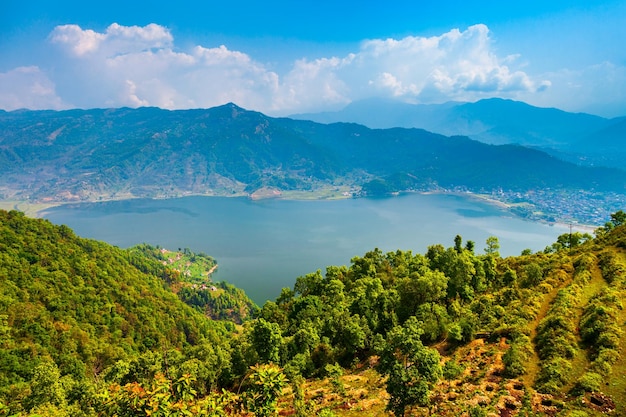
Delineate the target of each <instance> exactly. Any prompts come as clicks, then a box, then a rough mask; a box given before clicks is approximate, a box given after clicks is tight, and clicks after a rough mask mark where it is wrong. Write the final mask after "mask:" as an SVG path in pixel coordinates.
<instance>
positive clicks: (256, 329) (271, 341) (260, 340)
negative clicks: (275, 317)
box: [251, 318, 283, 363]
mask: <svg viewBox="0 0 626 417" xmlns="http://www.w3.org/2000/svg"><path fill="white" fill-rule="evenodd" d="M251 339H252V340H251V341H252V346H253V347H254V349H255V350H256V353H257V355H258V357H259V361H260V362H262V363H269V362H274V363H279V362H280V351H281V348H282V343H283V338H282V335H281V332H280V326H278V324H276V323H269V322H267V321H265V320H264V319H262V318H261V319H258V320H257V321H256V322H255V323H254V325H253V327H252V334H251Z"/></svg>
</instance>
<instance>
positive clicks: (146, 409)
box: [0, 211, 626, 417]
mask: <svg viewBox="0 0 626 417" xmlns="http://www.w3.org/2000/svg"><path fill="white" fill-rule="evenodd" d="M475 248H476V244H475V243H474V242H471V241H468V242H463V239H462V237H461V236H456V237H455V238H454V245H453V246H451V247H447V248H446V247H444V246H442V245H433V246H430V247H429V248H428V250H427V252H426V253H425V254H423V255H422V254H413V253H411V252H410V251H401V250H398V251H395V252H389V253H383V252H382V251H380V250H378V249H375V250H373V251H370V252H368V253H366V254H365V255H363V256H357V257H354V258H353V259H352V260H351V263H350V265H349V266H329V267H328V268H326V271H325V272H324V273H322V272H321V271H317V272H313V273H310V274H307V275H305V276H302V277H299V278H297V279H296V281H295V284H294V287H293V288H285V289H283V290H282V292H281V294H280V295H279V297H278V298H277V299H276V300H275V301H273V302H267V303H266V304H265V305H264V306H263V307H262V308H261V309H259V310H256V309H255V308H254V306H251V305H250V304H246V301H245V300H247V297H245V294H243V292H241V290H238V289H236V288H234V287H232V286H229V285H228V284H226V283H212V282H211V281H209V278H208V272H209V271H210V270H211V268H213V267H214V265H215V261H214V260H213V259H212V258H210V257H209V256H207V255H204V254H194V253H193V252H192V251H191V250H189V249H185V250H179V251H176V252H169V251H165V250H162V249H160V248H157V247H152V246H149V245H140V246H138V247H134V248H131V249H128V250H122V249H119V248H115V247H111V246H109V245H107V244H104V243H102V242H97V241H93V240H87V239H81V238H79V237H77V236H75V235H74V234H73V232H72V231H71V230H70V229H69V228H67V227H65V226H55V225H52V224H51V223H50V222H48V221H45V220H35V219H29V218H27V217H25V216H24V215H23V214H22V213H19V212H17V211H11V212H5V211H0V336H1V338H0V416H12V415H16V416H27V415H40V416H65V415H67V416H70V415H71V416H96V415H97V416H120V417H121V416H188V415H198V416H226V415H233V416H237V415H239V416H251V415H257V416H273V415H277V414H278V413H280V414H281V415H296V416H315V415H317V416H356V415H359V416H362V415H365V416H368V415H369V416H378V415H392V414H393V415H396V416H401V415H412V416H420V415H424V416H426V415H445V416H470V417H473V416H488V415H489V416H502V415H505V416H517V415H519V416H529V415H563V416H573V415H577V416H582V415H586V416H600V415H602V414H603V413H606V412H612V413H614V415H624V414H626V406H625V405H624V404H626V391H625V388H626V387H625V386H626V381H624V379H625V377H624V375H626V373H625V372H624V371H625V370H626V356H625V354H626V351H625V350H626V346H625V344H624V343H623V341H622V339H623V330H622V329H623V326H624V323H625V321H626V313H625V312H624V308H623V300H624V298H625V296H626V276H625V275H626V273H625V271H626V262H625V260H626V255H625V254H626V214H625V213H623V212H617V213H615V214H614V215H612V216H611V221H610V222H608V223H607V224H606V225H605V226H604V227H602V228H600V229H599V230H598V231H597V233H596V237H595V238H592V237H591V236H590V235H583V234H580V233H573V234H571V235H570V234H566V235H562V236H559V238H558V239H557V241H556V242H555V243H554V244H553V245H551V246H549V247H547V248H546V249H545V250H544V251H542V252H540V253H535V254H532V253H530V252H529V251H524V254H523V255H521V256H517V257H509V258H502V257H500V255H499V253H498V241H497V239H496V238H495V237H491V238H489V239H487V242H486V246H485V248H484V250H483V253H477V251H476V250H475ZM187 271H188V272H189V273H187ZM201 285H206V286H209V287H207V288H201ZM211 286H214V287H215V290H212V288H210V287H211ZM229 300H230V301H229ZM248 301H249V300H248ZM234 310H238V312H239V314H236V313H235V311H234ZM243 312H245V314H243ZM215 319H219V320H215ZM235 322H236V323H237V325H235ZM239 323H241V325H238V324H239Z"/></svg>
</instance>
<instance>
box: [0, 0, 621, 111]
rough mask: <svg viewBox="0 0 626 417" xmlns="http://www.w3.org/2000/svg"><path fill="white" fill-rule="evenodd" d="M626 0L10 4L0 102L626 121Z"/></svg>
mask: <svg viewBox="0 0 626 417" xmlns="http://www.w3.org/2000/svg"><path fill="white" fill-rule="evenodd" d="M625 40H626V0H620V1H609V0H606V1H602V0H600V1H593V2H590V1H588V0H586V1H579V0H574V1H565V0H550V1H546V0H526V1H523V2H521V1H517V2H505V1H501V0H498V1H495V0H494V1H491V0H487V1H467V0H464V1H445V0H442V1H441V2H433V1H432V0H431V1H423V0H413V1H404V0H398V1H395V2H381V1H370V0H361V1H358V2H352V1H340V0H334V1H327V0H316V1H310V0H300V1H286V0H265V1H258V0H257V1H250V0H239V1H236V2H235V1H228V2H226V1H223V0H222V1H220V2H215V1H212V0H204V1H183V0H179V1H176V2H173V1H164V0H154V1H150V2H142V1H129V0H125V1H120V0H108V1H97V0H94V1H92V2H85V1H84V0H81V1H69V0H57V1H54V2H53V1H44V0H30V1H29V0H1V1H0V109H4V110H15V109H20V108H28V109H55V110H59V109H68V108H94V107H99V108H107V107H122V106H128V107H139V106H157V107H162V108H167V109H188V108H201V107H213V106H217V105H221V104H225V103H228V102H234V103H236V104H237V105H239V106H241V107H244V108H247V109H250V110H257V111H261V112H263V113H266V114H268V115H272V116H284V115H289V114H295V113H306V112H319V111H334V110H339V109H341V108H343V107H345V106H346V105H348V104H349V103H351V102H353V101H357V100H362V99H371V98H376V97H380V98H385V99H397V100H400V101H403V102H407V103H424V104H429V103H444V102H448V101H470V102H473V101H476V100H480V99H483V98H492V97H501V98H508V99H513V100H520V101H525V102H527V103H529V104H532V105H535V106H540V107H557V108H560V109H563V110H566V111H572V112H587V113H591V114H596V115H600V116H603V117H617V116H626V47H625V46H624V45H625V43H624V42H625Z"/></svg>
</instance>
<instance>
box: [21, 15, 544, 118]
mask: <svg viewBox="0 0 626 417" xmlns="http://www.w3.org/2000/svg"><path fill="white" fill-rule="evenodd" d="M49 41H50V42H51V43H52V44H53V45H55V46H57V47H58V48H59V49H58V51H60V52H61V56H57V58H58V59H57V62H55V71H54V78H53V79H54V84H53V83H52V82H51V81H50V80H47V82H43V83H42V84H41V85H45V86H48V88H49V89H50V88H51V89H52V90H51V91H52V92H51V93H50V96H49V97H48V100H50V97H55V93H54V91H55V86H56V92H58V94H60V95H61V96H62V97H63V98H64V99H65V100H66V101H68V102H72V103H74V104H75V105H77V106H80V107H98V106H99V107H102V106H111V107H114V106H134V107H136V106H159V107H164V108H172V109H174V108H192V107H210V106H214V105H219V104H223V103H225V102H228V101H233V102H235V103H237V104H239V105H241V106H244V107H247V108H251V109H255V110H260V111H264V112H269V113H271V114H287V113H293V112H301V111H318V110H323V109H329V108H339V107H342V106H344V105H345V104H347V103H349V102H351V101H353V100H357V99H362V98H367V97H372V96H387V97H394V98H398V99H402V100H405V101H411V102H424V103H428V102H442V101H447V100H474V99H478V98H482V97H492V96H507V95H508V96H512V95H515V94H519V93H527V92H533V93H534V92H537V91H541V90H543V89H546V88H547V87H548V86H549V82H548V81H544V80H535V79H533V78H532V77H531V76H529V75H528V74H526V73H525V72H523V71H521V70H520V69H516V68H514V66H515V63H516V62H517V57H516V56H514V55H507V56H504V57H499V56H498V55H497V54H496V53H495V50H494V48H493V45H492V41H491V39H490V32H489V29H488V28H487V26H485V25H475V26H472V27H469V28H467V29H466V30H464V31H461V30H458V29H453V30H451V31H449V32H447V33H444V34H442V35H440V36H433V37H412V36H409V37H405V38H402V39H372V40H368V41H364V42H362V43H361V45H359V47H358V48H357V50H356V51H354V52H353V53H350V54H348V55H346V56H344V57H333V56H330V57H321V58H317V59H300V60H297V61H295V62H294V63H293V64H292V65H291V68H290V70H288V71H287V72H286V73H284V74H278V73H276V72H274V71H272V70H270V69H268V68H267V66H266V65H264V64H263V63H261V62H258V61H256V60H254V59H253V58H252V57H251V56H249V55H248V54H246V53H245V52H242V51H234V50H231V49H229V48H227V47H226V46H224V45H222V46H217V47H206V46H201V45H197V46H194V47H192V48H189V49H188V50H181V49H179V48H177V47H176V46H175V42H174V37H173V36H172V34H171V32H170V31H169V30H168V29H167V28H165V27H163V26H160V25H157V24H150V25H147V26H143V27H139V26H122V25H119V24H116V23H114V24H112V25H110V26H109V27H108V28H106V30H104V31H103V32H97V31H94V30H91V29H83V28H81V27H80V26H77V25H63V26H57V27H56V28H55V29H54V30H53V31H52V32H51V33H50V35H49ZM38 77H40V78H42V79H43V78H45V75H44V74H43V73H41V71H38ZM44 96H45V95H44ZM37 97H39V98H41V97H42V94H39V95H38V94H37V93H35V94H34V95H33V96H32V100H33V101H36V100H37ZM42 102H45V101H42ZM56 103H57V104H56V106H59V105H61V104H59V103H60V101H57V102H56ZM50 105H51V104H50ZM39 107H41V106H39Z"/></svg>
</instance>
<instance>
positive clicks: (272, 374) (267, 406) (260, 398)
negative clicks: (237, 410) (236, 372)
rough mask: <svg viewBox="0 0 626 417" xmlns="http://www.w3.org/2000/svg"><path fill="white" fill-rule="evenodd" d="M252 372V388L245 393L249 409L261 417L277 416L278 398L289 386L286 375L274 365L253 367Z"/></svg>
mask: <svg viewBox="0 0 626 417" xmlns="http://www.w3.org/2000/svg"><path fill="white" fill-rule="evenodd" d="M250 370H251V371H252V373H251V374H250V386H249V387H248V389H247V390H246V392H245V396H246V403H247V408H248V409H249V410H250V411H252V412H253V413H254V415H256V416H259V417H267V416H271V415H276V414H277V411H278V409H277V407H276V404H277V401H278V397H279V395H280V394H281V393H282V392H283V388H284V387H285V385H287V378H285V374H283V372H282V370H281V369H280V368H279V367H278V366H276V365H273V364H269V365H256V366H252V367H251V368H250Z"/></svg>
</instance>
